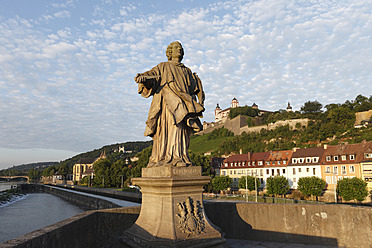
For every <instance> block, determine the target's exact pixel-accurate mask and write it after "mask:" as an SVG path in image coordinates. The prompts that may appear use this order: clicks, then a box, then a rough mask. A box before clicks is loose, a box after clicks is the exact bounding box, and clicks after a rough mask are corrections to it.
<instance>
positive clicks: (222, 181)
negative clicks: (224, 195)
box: [211, 176, 232, 192]
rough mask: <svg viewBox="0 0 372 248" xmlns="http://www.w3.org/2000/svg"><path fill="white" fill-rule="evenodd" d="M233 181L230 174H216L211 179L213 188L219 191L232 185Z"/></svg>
mask: <svg viewBox="0 0 372 248" xmlns="http://www.w3.org/2000/svg"><path fill="white" fill-rule="evenodd" d="M231 183H232V178H230V177H229V176H215V177H214V178H213V179H212V181H211V184H212V189H213V190H214V191H218V192H219V191H221V190H225V189H227V188H228V187H230V186H231Z"/></svg>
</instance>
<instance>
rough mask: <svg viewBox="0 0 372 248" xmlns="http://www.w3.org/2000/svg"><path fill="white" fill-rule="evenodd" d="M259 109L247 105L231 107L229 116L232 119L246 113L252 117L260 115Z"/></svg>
mask: <svg viewBox="0 0 372 248" xmlns="http://www.w3.org/2000/svg"><path fill="white" fill-rule="evenodd" d="M258 112H259V111H258V110H257V109H254V108H252V107H248V106H247V105H246V106H244V107H237V108H232V109H230V112H229V117H230V119H233V118H235V117H237V116H239V115H245V116H250V117H255V116H258Z"/></svg>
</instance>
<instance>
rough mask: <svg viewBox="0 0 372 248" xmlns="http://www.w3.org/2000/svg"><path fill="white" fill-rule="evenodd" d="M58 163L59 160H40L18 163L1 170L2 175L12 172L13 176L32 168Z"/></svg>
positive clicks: (42, 167) (43, 167) (36, 168)
mask: <svg viewBox="0 0 372 248" xmlns="http://www.w3.org/2000/svg"><path fill="white" fill-rule="evenodd" d="M56 164H58V162H38V163H30V164H22V165H16V166H12V167H11V168H8V169H3V170H0V175H1V176H8V175H9V174H10V175H11V176H19V175H24V174H26V173H28V171H29V170H31V169H35V170H43V169H45V168H47V167H49V166H53V165H56Z"/></svg>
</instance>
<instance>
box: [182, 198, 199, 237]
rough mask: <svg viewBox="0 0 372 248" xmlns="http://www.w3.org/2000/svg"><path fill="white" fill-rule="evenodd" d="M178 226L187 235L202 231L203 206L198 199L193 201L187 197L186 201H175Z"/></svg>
mask: <svg viewBox="0 0 372 248" xmlns="http://www.w3.org/2000/svg"><path fill="white" fill-rule="evenodd" d="M177 206H178V212H179V214H177V217H178V219H179V228H180V229H181V231H182V232H183V233H185V234H186V235H187V237H189V236H190V235H198V234H200V233H202V232H204V228H205V222H204V218H203V208H202V206H201V204H200V201H194V200H193V199H192V198H190V197H188V198H187V199H186V201H184V202H179V203H177Z"/></svg>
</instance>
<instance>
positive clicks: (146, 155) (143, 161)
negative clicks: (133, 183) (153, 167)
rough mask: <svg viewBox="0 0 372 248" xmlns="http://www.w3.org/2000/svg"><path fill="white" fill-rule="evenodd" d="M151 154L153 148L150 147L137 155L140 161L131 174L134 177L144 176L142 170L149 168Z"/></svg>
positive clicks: (136, 163)
mask: <svg viewBox="0 0 372 248" xmlns="http://www.w3.org/2000/svg"><path fill="white" fill-rule="evenodd" d="M151 153H152V146H149V147H147V148H146V149H143V150H142V151H141V152H139V153H137V155H136V157H137V158H138V161H136V162H135V163H134V167H133V168H132V170H131V174H132V176H133V177H140V176H141V175H142V168H146V167H147V165H148V163H149V160H150V156H151Z"/></svg>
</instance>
